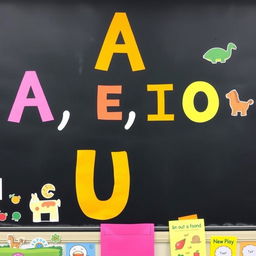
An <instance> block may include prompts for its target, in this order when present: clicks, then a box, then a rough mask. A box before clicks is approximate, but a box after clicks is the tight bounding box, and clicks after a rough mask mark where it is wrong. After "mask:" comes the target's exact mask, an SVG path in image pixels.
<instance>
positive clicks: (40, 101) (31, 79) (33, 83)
mask: <svg viewBox="0 0 256 256" xmlns="http://www.w3.org/2000/svg"><path fill="white" fill-rule="evenodd" d="M30 89H32V91H33V93H34V96H35V97H34V98H27V96H28V94H29V90H30ZM24 107H37V108H38V110H39V114H40V116H41V120H42V122H48V121H52V120H54V118H53V116H52V113H51V110H50V108H49V105H48V103H47V100H46V98H45V95H44V92H43V90H42V87H41V84H40V82H39V79H38V77H37V74H36V72H35V71H26V72H25V74H24V77H23V79H22V81H21V84H20V87H19V90H18V93H17V95H16V99H15V101H14V103H13V106H12V109H11V112H10V115H9V118H8V121H9V122H15V123H19V122H20V119H21V116H22V114H23V111H24Z"/></svg>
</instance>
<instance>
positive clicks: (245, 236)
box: [0, 231, 256, 256]
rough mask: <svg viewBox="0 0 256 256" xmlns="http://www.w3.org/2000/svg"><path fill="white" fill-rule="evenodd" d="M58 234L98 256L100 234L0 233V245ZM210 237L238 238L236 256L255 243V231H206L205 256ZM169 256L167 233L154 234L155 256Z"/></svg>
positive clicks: (47, 239)
mask: <svg viewBox="0 0 256 256" xmlns="http://www.w3.org/2000/svg"><path fill="white" fill-rule="evenodd" d="M55 233H57V234H59V235H60V236H61V238H62V243H69V242H78V243H79V242H84V243H86V242H88V243H96V256H100V232H11V231H9V232H8V231H5V232H0V243H1V244H4V243H6V238H7V235H8V234H12V235H14V237H15V238H19V237H24V238H25V239H26V242H27V243H29V242H30V241H31V240H32V239H34V238H36V237H41V238H44V239H45V240H46V241H47V242H50V237H51V235H53V234H55ZM211 236H236V237H237V238H238V246H237V255H239V243H240V242H245V241H256V231H207V232H206V242H207V255H209V245H210V238H211ZM167 255H170V250H169V232H163V231H161V232H155V256H167Z"/></svg>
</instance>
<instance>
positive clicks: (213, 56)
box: [203, 43, 237, 64]
mask: <svg viewBox="0 0 256 256" xmlns="http://www.w3.org/2000/svg"><path fill="white" fill-rule="evenodd" d="M236 49H237V47H236V45H235V44H234V43H228V46H227V50H225V49H223V48H219V47H214V48H211V49H210V50H208V51H207V52H206V53H205V54H204V55H203V58H204V59H205V60H207V61H209V62H211V63H212V64H216V63H217V62H220V63H226V61H227V60H228V59H230V57H231V55H232V50H236Z"/></svg>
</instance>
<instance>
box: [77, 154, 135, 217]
mask: <svg viewBox="0 0 256 256" xmlns="http://www.w3.org/2000/svg"><path fill="white" fill-rule="evenodd" d="M95 155H96V151H95V150H78V151H77V162H76V194H77V199H78V203H79V206H80V208H81V210H82V212H83V213H84V214H85V215H86V216H88V217H90V218H92V219H97V220H108V219H112V218H114V217H116V216H118V215H119V214H120V213H121V212H122V211H123V209H124V208H125V206H126V204H127V201H128V198H129V191H130V171H129V163H128V157H127V153H126V152H125V151H121V152H111V155H112V161H113V169H114V188H113V192H112V195H111V197H110V198H109V199H108V200H99V199H98V198H97V196H96V194H95V190H94V163H95Z"/></svg>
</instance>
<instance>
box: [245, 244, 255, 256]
mask: <svg viewBox="0 0 256 256" xmlns="http://www.w3.org/2000/svg"><path fill="white" fill-rule="evenodd" d="M242 253H243V256H256V246H255V245H251V244H250V245H247V246H245V247H244V248H243V250H242Z"/></svg>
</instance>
